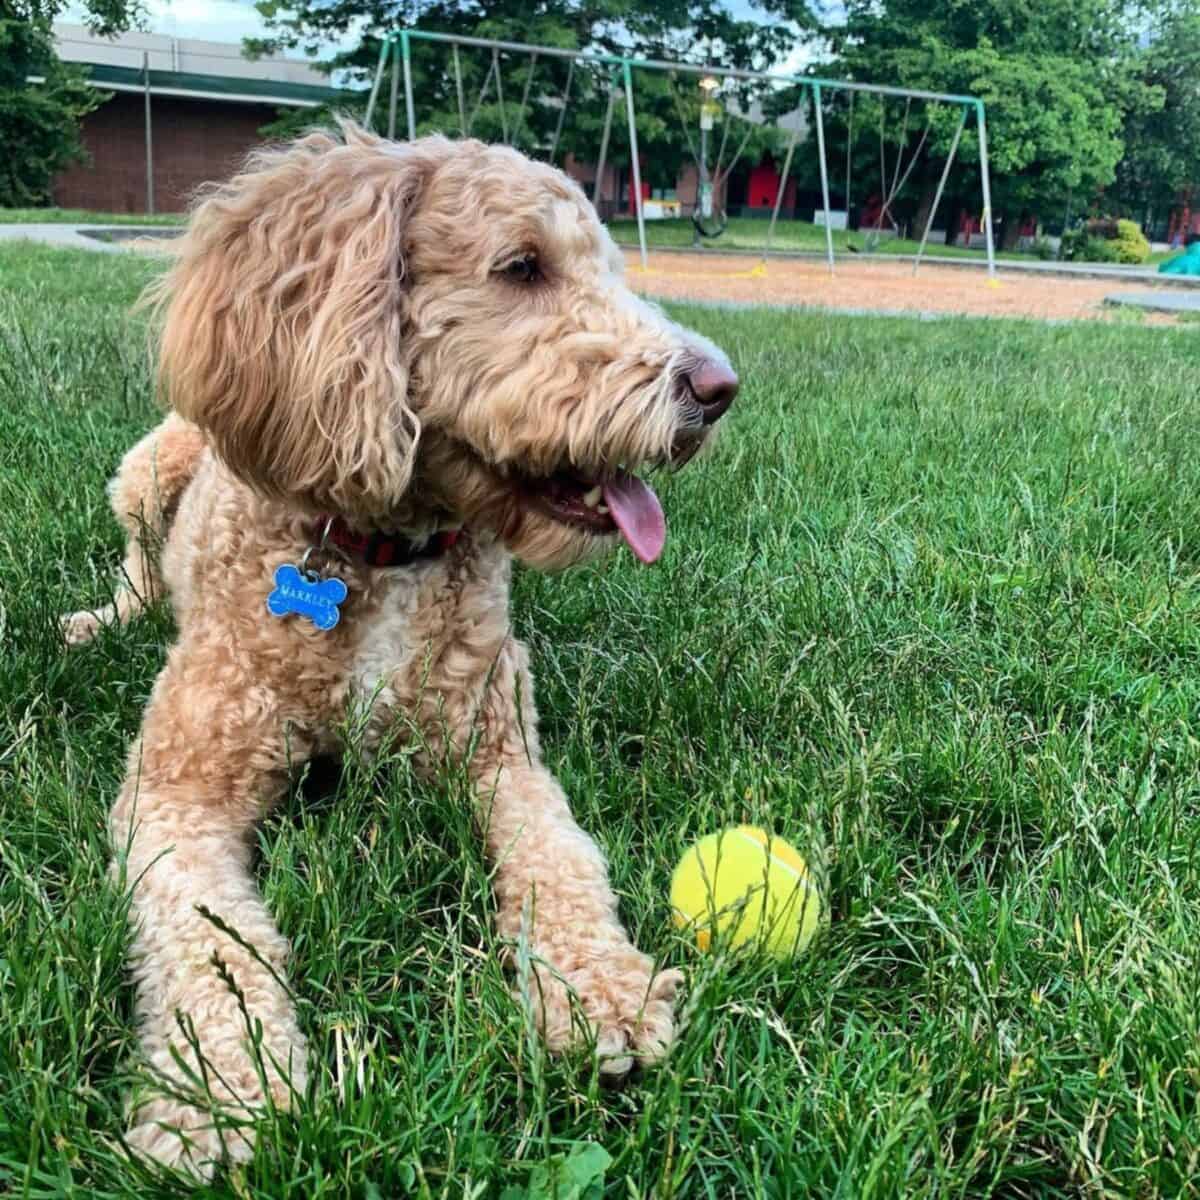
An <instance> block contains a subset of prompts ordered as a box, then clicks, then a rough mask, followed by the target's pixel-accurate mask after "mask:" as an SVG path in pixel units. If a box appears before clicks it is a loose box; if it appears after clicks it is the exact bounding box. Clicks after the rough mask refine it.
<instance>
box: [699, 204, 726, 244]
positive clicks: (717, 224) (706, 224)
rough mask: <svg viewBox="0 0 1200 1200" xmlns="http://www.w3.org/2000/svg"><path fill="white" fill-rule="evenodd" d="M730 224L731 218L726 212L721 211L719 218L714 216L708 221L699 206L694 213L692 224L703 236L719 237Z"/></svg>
mask: <svg viewBox="0 0 1200 1200" xmlns="http://www.w3.org/2000/svg"><path fill="white" fill-rule="evenodd" d="M728 224H729V218H728V217H727V216H726V215H725V213H724V212H722V213H721V216H720V218H719V219H718V218H717V217H715V216H714V217H711V218H708V219H707V221H706V219H705V218H704V217H703V216H701V214H700V209H699V208H697V209H696V210H695V211H694V212H693V213H692V225H693V226H694V227H695V229H696V232H697V233H698V234H699V235H700V236H701V237H702V238H719V237H720V236H721V234H723V233H724V232H725V227H726V226H727V225H728Z"/></svg>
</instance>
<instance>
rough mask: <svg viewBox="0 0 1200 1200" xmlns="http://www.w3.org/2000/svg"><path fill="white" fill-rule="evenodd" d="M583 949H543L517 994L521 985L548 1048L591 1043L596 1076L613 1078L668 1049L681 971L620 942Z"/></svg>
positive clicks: (651, 1061) (658, 1057)
mask: <svg viewBox="0 0 1200 1200" xmlns="http://www.w3.org/2000/svg"><path fill="white" fill-rule="evenodd" d="M588 951H589V952H588V953H585V954H572V955H563V954H561V953H560V954H554V953H553V952H551V953H546V954H545V955H544V956H543V960H544V961H542V962H538V963H537V964H536V965H534V966H533V967H532V968H531V970H530V978H529V979H528V981H527V983H526V984H525V986H522V984H521V982H520V981H518V992H519V993H525V992H526V990H527V992H528V1000H527V1001H526V1002H527V1003H529V1004H531V1005H532V1006H533V1010H534V1013H535V1015H536V1017H537V1020H538V1025H539V1028H540V1030H541V1032H542V1036H543V1037H544V1039H545V1041H546V1045H547V1046H548V1047H549V1048H550V1049H551V1050H552V1051H560V1050H564V1049H566V1048H567V1047H569V1046H571V1045H576V1044H578V1043H580V1042H581V1041H584V1040H586V1041H588V1042H589V1043H594V1044H595V1048H596V1053H597V1055H598V1057H599V1059H600V1072H601V1074H602V1075H604V1076H605V1078H606V1079H610V1080H617V1079H620V1078H621V1077H622V1076H624V1075H627V1074H628V1073H629V1072H630V1070H632V1068H633V1066H634V1064H635V1063H637V1064H638V1065H640V1066H652V1065H653V1064H654V1063H657V1062H659V1061H660V1060H661V1059H663V1058H664V1057H665V1056H666V1054H667V1051H668V1050H669V1049H670V1048H671V1043H672V1042H673V1041H674V1039H675V994H676V992H677V991H678V989H679V987H680V986H681V984H682V983H683V974H682V972H680V971H674V970H671V971H658V972H656V971H655V970H654V963H653V961H652V960H651V959H650V958H649V957H647V956H646V955H644V954H642V953H640V952H639V951H638V950H636V949H634V948H633V947H632V946H630V945H629V944H628V943H623V944H619V945H608V946H606V947H603V948H600V947H594V946H593V947H588ZM581 1017H582V1019H583V1020H582V1021H581ZM583 1022H586V1026H587V1027H586V1028H582V1027H581V1026H582V1024H583Z"/></svg>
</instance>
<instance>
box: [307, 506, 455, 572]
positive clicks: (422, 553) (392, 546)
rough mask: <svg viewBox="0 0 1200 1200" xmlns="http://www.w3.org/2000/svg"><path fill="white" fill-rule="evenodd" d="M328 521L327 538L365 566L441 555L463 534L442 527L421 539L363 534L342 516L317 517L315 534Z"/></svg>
mask: <svg viewBox="0 0 1200 1200" xmlns="http://www.w3.org/2000/svg"><path fill="white" fill-rule="evenodd" d="M327 522H329V532H328V534H326V540H328V541H329V542H332V543H333V545H335V546H336V547H337V548H338V549H339V550H341V551H342V552H343V553H344V554H346V555H349V556H350V557H351V558H357V559H359V560H360V561H361V562H364V563H366V564H367V566H368V567H407V566H409V565H410V564H412V563H415V562H423V561H425V560H427V559H431V558H441V556H442V555H443V554H445V553H446V551H447V550H449V549H450V547H451V546H453V545H454V544H455V543H456V542H457V541H458V539H459V537H460V536H461V535H462V530H461V529H442V530H439V531H438V532H437V533H435V534H432V535H431V536H430V537H428V538H425V539H423V540H421V541H413V539H412V538H410V537H409V536H408V535H407V534H403V533H362V532H360V531H359V530H357V529H351V527H350V526H349V525H347V524H346V522H345V521H344V520H343V519H342V518H341V517H333V518H332V521H330V518H329V517H325V516H322V517H319V518H318V519H317V524H316V529H317V534H318V536H319V535H320V534H321V532H322V531H323V530H324V529H325V526H326V523H327Z"/></svg>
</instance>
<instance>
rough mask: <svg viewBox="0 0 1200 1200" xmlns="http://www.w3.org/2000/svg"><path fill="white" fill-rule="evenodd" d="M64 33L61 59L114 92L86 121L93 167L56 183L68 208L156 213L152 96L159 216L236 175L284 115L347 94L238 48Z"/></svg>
mask: <svg viewBox="0 0 1200 1200" xmlns="http://www.w3.org/2000/svg"><path fill="white" fill-rule="evenodd" d="M54 34H55V42H56V45H57V48H58V53H59V55H60V57H62V58H63V59H64V60H66V61H67V62H75V63H83V64H86V65H87V66H88V67H89V68H90V79H91V82H92V83H93V84H94V85H95V86H96V87H98V88H101V89H103V90H104V91H105V92H110V93H112V95H111V98H110V99H109V100H106V101H105V102H104V103H103V104H102V105H100V107H99V108H97V109H96V110H95V111H94V112H92V113H89V114H88V116H86V117H85V118H84V120H83V128H82V133H83V143H84V146H85V147H86V148H87V151H88V154H89V156H90V162H86V163H80V164H76V165H75V166H73V167H70V168H69V169H68V170H66V171H64V172H63V174H62V175H60V176H59V177H58V179H57V180H56V181H55V185H54V202H55V203H56V204H59V205H62V206H63V207H64V208H86V209H94V210H97V211H101V212H131V213H140V212H146V211H147V210H148V209H149V208H150V207H151V206H150V204H149V202H148V201H149V196H148V186H147V172H146V140H147V139H146V95H147V90H148V91H149V100H150V103H149V108H150V122H149V125H150V147H151V154H150V157H151V162H152V166H153V170H152V181H153V209H154V211H156V212H179V211H182V210H183V209H184V208H186V206H187V200H188V196H189V195H190V194H191V192H192V191H193V190H194V189H195V188H196V187H197V186H198V185H199V184H201V183H205V182H207V181H208V180H212V179H221V178H223V177H224V176H226V175H228V174H229V173H230V170H231V168H232V167H233V166H235V165H236V163H237V162H238V161H239V159H240V158H241V157H242V156H243V155H244V154H245V153H246V151H247V150H249V149H251V148H252V147H253V146H254V145H256V144H257V143H259V142H260V141H262V135H261V134H260V132H259V130H260V129H261V128H262V127H263V126H264V125H266V124H268V123H269V122H270V121H273V120H275V119H276V117H277V116H278V115H279V110H280V109H287V108H316V107H317V106H318V105H320V104H325V103H329V102H333V101H336V100H337V99H338V97H339V96H341V95H342V94H343V93H341V92H339V91H338V90H337V89H335V88H331V87H329V85H328V80H327V78H326V76H324V75H322V74H320V73H319V72H317V71H315V70H314V69H313V68H312V67H311V66H309V65H308V64H307V63H305V62H300V61H296V60H295V59H285V58H266V59H260V60H259V61H257V62H251V61H249V60H247V59H245V58H243V57H242V55H241V52H240V47H239V46H237V45H235V44H229V43H225V42H206V41H199V40H196V39H193V38H173V37H168V36H165V35H162V34H151V33H128V34H123V35H121V36H120V37H116V38H100V37H96V36H94V35H93V34H92V33H90V32H89V31H88V30H87V29H86V28H85V27H84V26H82V25H66V24H59V25H55V27H54ZM147 67H148V71H147ZM147 75H148V79H147ZM147 84H148V88H147Z"/></svg>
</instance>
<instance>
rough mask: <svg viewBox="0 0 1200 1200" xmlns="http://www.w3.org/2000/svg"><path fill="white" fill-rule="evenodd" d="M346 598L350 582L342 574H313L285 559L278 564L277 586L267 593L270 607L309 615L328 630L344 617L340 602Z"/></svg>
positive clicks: (277, 613)
mask: <svg viewBox="0 0 1200 1200" xmlns="http://www.w3.org/2000/svg"><path fill="white" fill-rule="evenodd" d="M345 599H346V585H345V584H344V583H343V582H342V581H341V580H340V579H338V578H336V577H334V576H331V577H330V578H328V579H320V578H313V577H312V576H309V575H305V574H304V573H303V572H302V571H301V570H300V568H299V567H295V566H293V565H292V564H291V563H283V564H281V565H280V566H278V567H276V568H275V590H274V591H273V592H272V593H271V594H270V595H269V596H268V597H267V611H268V612H269V613H271V615H272V616H276V617H286V616H289V615H291V614H292V613H295V614H296V615H297V616H300V617H307V618H308V619H309V620H310V621H311V622H312V623H313V624H314V625H315V626H316V627H317V628H318V629H320V630H323V631H326V632H328V631H329V630H330V629H332V628H333V627H334V626H335V625H336V624H337V623H338V620H339V618H340V617H341V615H342V614H341V611H340V610H339V608H338V605H339V604H341V602H342V601H343V600H345Z"/></svg>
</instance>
